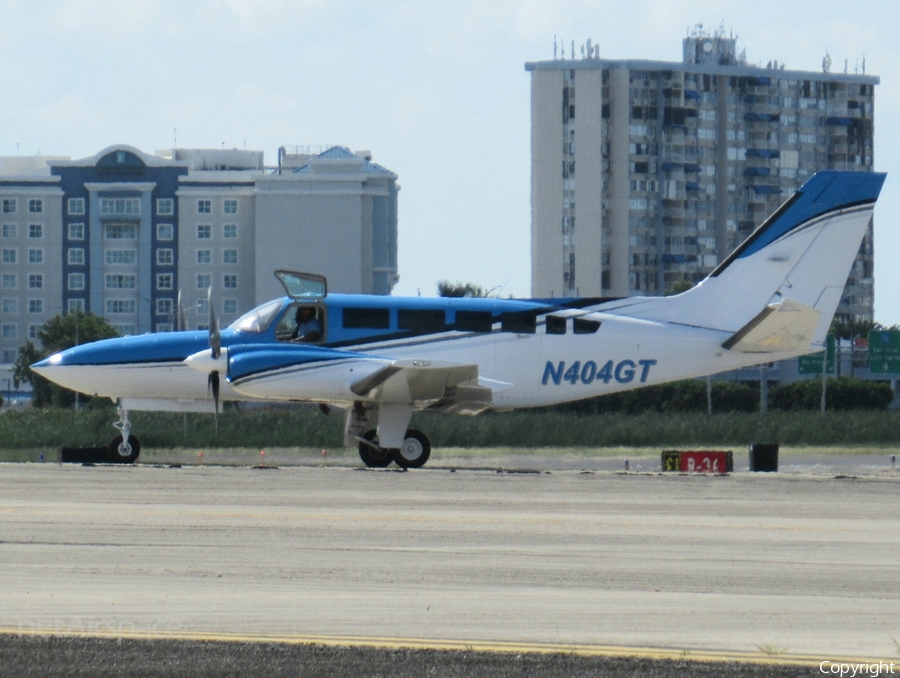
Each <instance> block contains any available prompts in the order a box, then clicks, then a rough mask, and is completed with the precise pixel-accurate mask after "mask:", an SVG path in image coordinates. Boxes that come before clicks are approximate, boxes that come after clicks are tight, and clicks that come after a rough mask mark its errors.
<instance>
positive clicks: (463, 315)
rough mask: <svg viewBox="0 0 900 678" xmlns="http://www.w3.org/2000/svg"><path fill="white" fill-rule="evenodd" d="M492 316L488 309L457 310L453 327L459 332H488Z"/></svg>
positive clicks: (491, 324) (492, 320) (492, 322)
mask: <svg viewBox="0 0 900 678" xmlns="http://www.w3.org/2000/svg"><path fill="white" fill-rule="evenodd" d="M493 325H494V317H493V316H492V315H491V312H490V311H457V312H456V324H455V328H456V329H457V330H459V331H460V332H490V331H491V328H492V327H493Z"/></svg>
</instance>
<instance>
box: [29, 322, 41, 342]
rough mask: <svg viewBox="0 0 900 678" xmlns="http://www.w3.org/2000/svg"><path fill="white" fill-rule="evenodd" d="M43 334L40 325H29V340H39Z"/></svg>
mask: <svg viewBox="0 0 900 678" xmlns="http://www.w3.org/2000/svg"><path fill="white" fill-rule="evenodd" d="M40 333H41V326H40V325H29V326H28V338H29V339H39V338H40V337H39V336H38V335H39V334H40Z"/></svg>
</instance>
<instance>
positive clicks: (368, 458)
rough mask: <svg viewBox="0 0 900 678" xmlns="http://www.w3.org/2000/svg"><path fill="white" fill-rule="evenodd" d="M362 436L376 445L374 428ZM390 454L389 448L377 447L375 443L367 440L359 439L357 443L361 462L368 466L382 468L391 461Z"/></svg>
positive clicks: (376, 439)
mask: <svg viewBox="0 0 900 678" xmlns="http://www.w3.org/2000/svg"><path fill="white" fill-rule="evenodd" d="M363 438H364V439H365V440H368V441H371V442H373V443H375V444H376V445H377V444H378V438H377V436H376V435H375V429H372V430H371V431H366V432H365V433H363ZM391 456H392V455H391V450H386V449H383V448H379V447H376V446H375V445H370V444H369V443H367V442H362V441H360V443H359V458H360V459H362V460H363V464H365V465H366V466H368V467H369V468H384V467H385V466H389V465H390V463H391V461H392V459H391Z"/></svg>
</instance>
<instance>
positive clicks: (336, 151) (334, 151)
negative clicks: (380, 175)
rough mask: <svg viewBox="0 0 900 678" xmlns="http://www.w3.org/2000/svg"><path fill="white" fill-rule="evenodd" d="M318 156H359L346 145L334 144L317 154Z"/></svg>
mask: <svg viewBox="0 0 900 678" xmlns="http://www.w3.org/2000/svg"><path fill="white" fill-rule="evenodd" d="M316 157H317V158H356V157H358V156H356V155H354V153H353V151H351V150H350V149H349V148H347V147H346V146H332V147H331V148H329V149H328V150H327V151H323V152H322V153H319V155H317V156H316Z"/></svg>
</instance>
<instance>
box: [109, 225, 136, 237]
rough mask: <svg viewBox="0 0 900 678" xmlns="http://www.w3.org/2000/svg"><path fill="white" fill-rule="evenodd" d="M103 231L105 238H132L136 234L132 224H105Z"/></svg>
mask: <svg viewBox="0 0 900 678" xmlns="http://www.w3.org/2000/svg"><path fill="white" fill-rule="evenodd" d="M103 231H104V234H105V236H106V239H107V240H134V238H135V236H136V235H137V227H136V226H135V225H134V224H106V226H105V227H104V229H103Z"/></svg>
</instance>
